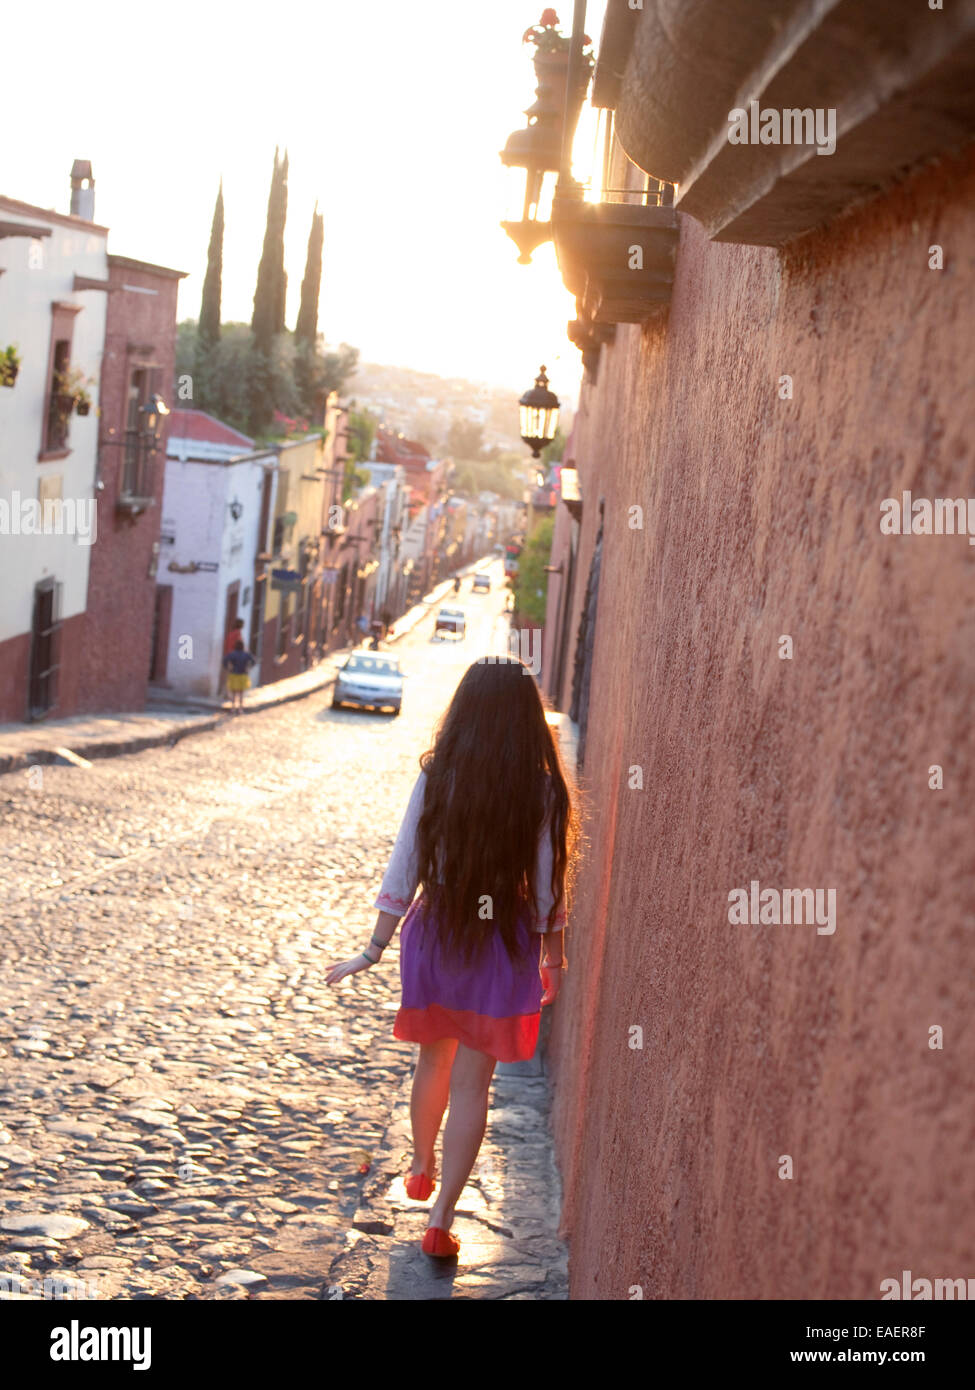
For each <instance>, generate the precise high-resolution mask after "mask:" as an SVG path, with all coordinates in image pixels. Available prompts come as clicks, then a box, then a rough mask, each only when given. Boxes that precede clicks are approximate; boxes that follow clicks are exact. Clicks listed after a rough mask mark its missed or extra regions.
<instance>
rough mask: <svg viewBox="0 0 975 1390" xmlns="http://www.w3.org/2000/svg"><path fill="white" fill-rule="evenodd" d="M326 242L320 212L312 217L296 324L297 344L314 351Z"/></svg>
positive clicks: (316, 212) (316, 210) (322, 217)
mask: <svg viewBox="0 0 975 1390" xmlns="http://www.w3.org/2000/svg"><path fill="white" fill-rule="evenodd" d="M324 240H325V218H324V216H323V215H322V213H320V212H319V211H318V204H317V203H316V204H315V211H314V212H313V213H312V215H311V231H310V232H309V233H308V255H307V258H306V260H305V278H304V279H303V280H302V282H301V305H300V306H299V309H298V321H297V323H296V324H295V342H296V344H298V343H306V344H307V345H308V347H309V348H311V349H312V351H314V348H315V339H316V338H317V337H318V300H319V297H320V295H321V292H322V246H323V243H324Z"/></svg>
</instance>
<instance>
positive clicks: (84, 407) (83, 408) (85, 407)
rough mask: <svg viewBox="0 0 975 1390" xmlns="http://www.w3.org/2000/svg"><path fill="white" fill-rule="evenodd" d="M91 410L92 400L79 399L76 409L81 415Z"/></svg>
mask: <svg viewBox="0 0 975 1390" xmlns="http://www.w3.org/2000/svg"><path fill="white" fill-rule="evenodd" d="M90 410H91V401H78V403H77V404H76V405H75V411H76V412H77V414H79V415H87V414H88V412H89V411H90Z"/></svg>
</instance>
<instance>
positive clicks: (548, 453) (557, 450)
mask: <svg viewBox="0 0 975 1390" xmlns="http://www.w3.org/2000/svg"><path fill="white" fill-rule="evenodd" d="M567 443H568V440H567V439H566V436H565V435H564V434H563V432H562V426H561V425H558V426H557V427H556V430H555V438H554V439H553V440H552V442H551V444H547V445H546V446H545V448H544V449H543V450H542V458H541V462H542V464H543V465H544V467H545V468H546V469H548V468H551V466H552V464H553V463H561V462H562V455H563V454H564V453H565V446H566V444H567Z"/></svg>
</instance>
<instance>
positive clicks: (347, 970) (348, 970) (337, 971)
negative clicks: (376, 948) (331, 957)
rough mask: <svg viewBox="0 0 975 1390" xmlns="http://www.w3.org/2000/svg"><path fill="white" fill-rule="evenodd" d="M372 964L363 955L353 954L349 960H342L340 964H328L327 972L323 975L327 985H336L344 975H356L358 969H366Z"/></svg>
mask: <svg viewBox="0 0 975 1390" xmlns="http://www.w3.org/2000/svg"><path fill="white" fill-rule="evenodd" d="M372 964H374V962H373V961H371V960H367V959H366V957H365V956H353V957H352V959H351V960H346V961H343V962H342V964H341V965H330V966H329V969H328V974H327V975H326V976H325V983H326V984H327V985H337V984H338V982H339V980H344V979H345V977H346V975H357V974H358V973H359V971H360V970H368V969H369V967H370V966H371V965H372Z"/></svg>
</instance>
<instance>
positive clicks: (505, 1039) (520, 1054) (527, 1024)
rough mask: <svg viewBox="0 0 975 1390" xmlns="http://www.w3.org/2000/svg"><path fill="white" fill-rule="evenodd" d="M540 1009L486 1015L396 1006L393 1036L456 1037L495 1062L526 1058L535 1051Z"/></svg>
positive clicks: (430, 1039)
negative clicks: (508, 1014)
mask: <svg viewBox="0 0 975 1390" xmlns="http://www.w3.org/2000/svg"><path fill="white" fill-rule="evenodd" d="M540 1022H541V1013H537V1014H515V1015H513V1016H511V1017H510V1018H489V1017H488V1016H487V1015H486V1014H479V1013H475V1012H474V1011H473V1010H471V1009H445V1008H443V1006H442V1005H440V1004H428V1005H427V1007H426V1008H425V1009H400V1010H399V1012H398V1013H397V1015H396V1022H395V1023H394V1025H393V1036H394V1037H396V1038H399V1040H400V1041H401V1042H414V1043H431V1042H439V1041H440V1039H441V1038H456V1039H457V1041H458V1042H461V1043H463V1044H464V1046H465V1047H470V1048H473V1050H474V1051H475V1052H486V1053H487V1055H488V1056H489V1057H494V1058H495V1059H496V1060H497V1061H498V1062H527V1061H528V1060H529V1058H531V1057H533V1056H534V1055H535V1047H536V1045H537V1043H538V1029H539V1024H540Z"/></svg>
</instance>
